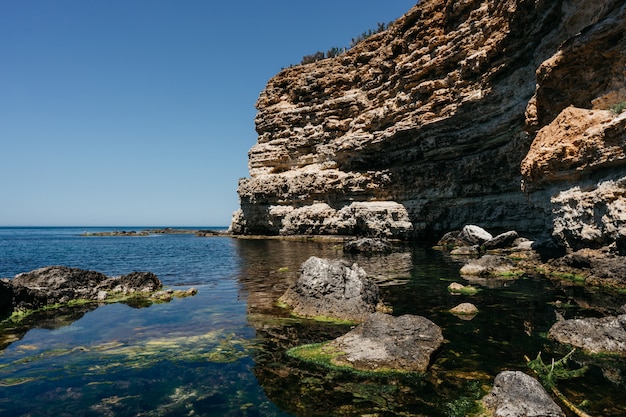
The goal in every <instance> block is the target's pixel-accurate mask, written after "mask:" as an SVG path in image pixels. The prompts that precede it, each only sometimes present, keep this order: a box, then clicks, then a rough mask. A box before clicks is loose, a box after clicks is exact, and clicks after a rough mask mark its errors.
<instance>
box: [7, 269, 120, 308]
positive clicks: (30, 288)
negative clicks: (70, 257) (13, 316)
mask: <svg viewBox="0 0 626 417" xmlns="http://www.w3.org/2000/svg"><path fill="white" fill-rule="evenodd" d="M108 279H109V278H108V277H107V276H106V275H104V274H101V273H100V272H96V271H88V270H84V269H78V268H68V267H65V266H48V267H44V268H39V269H36V270H34V271H31V272H25V273H22V274H18V275H16V276H15V278H13V280H12V285H13V291H14V294H15V297H14V300H13V302H14V307H15V308H19V309H27V310H34V309H39V308H42V307H44V306H46V305H50V304H57V303H67V302H68V301H70V300H74V299H87V300H90V299H93V300H95V299H97V295H98V286H99V285H101V284H102V283H104V282H105V281H107V280H108Z"/></svg>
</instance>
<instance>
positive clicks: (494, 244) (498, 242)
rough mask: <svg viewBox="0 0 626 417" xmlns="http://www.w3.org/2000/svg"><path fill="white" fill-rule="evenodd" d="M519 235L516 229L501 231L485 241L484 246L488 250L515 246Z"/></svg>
mask: <svg viewBox="0 0 626 417" xmlns="http://www.w3.org/2000/svg"><path fill="white" fill-rule="evenodd" d="M518 237H519V235H518V234H517V232H516V231H515V230H511V231H510V232H505V233H500V234H499V235H497V236H495V237H493V238H491V239H489V240H487V241H486V242H485V243H483V247H484V248H485V249H487V250H493V249H503V248H508V247H511V246H513V243H514V242H515V240H516V239H517V238H518Z"/></svg>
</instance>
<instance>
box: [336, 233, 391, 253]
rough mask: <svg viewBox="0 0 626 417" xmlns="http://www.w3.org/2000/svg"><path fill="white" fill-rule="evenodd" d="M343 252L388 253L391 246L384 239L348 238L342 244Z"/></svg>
mask: <svg viewBox="0 0 626 417" xmlns="http://www.w3.org/2000/svg"><path fill="white" fill-rule="evenodd" d="M343 250H344V252H351V253H374V252H375V253H389V252H391V251H392V247H391V245H390V244H389V242H387V241H386V240H384V239H373V238H368V237H365V238H361V239H354V240H348V241H346V242H345V243H344V244H343Z"/></svg>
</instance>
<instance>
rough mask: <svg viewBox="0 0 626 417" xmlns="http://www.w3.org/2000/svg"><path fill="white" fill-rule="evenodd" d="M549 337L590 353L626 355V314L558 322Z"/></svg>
mask: <svg viewBox="0 0 626 417" xmlns="http://www.w3.org/2000/svg"><path fill="white" fill-rule="evenodd" d="M548 337H549V338H551V339H554V340H556V341H558V342H559V343H563V344H567V345H572V346H575V347H578V348H580V349H583V350H585V351H587V352H589V353H611V354H617V355H626V314H623V315H620V316H617V317H615V316H609V317H603V318H595V317H590V318H585V319H572V320H560V321H557V322H556V323H555V324H554V325H553V326H552V327H551V328H550V331H549V332H548Z"/></svg>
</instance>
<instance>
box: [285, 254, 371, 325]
mask: <svg viewBox="0 0 626 417" xmlns="http://www.w3.org/2000/svg"><path fill="white" fill-rule="evenodd" d="M280 301H281V302H283V303H285V304H287V305H289V306H291V307H292V308H293V312H294V313H295V314H297V315H299V316H304V317H320V316H323V317H332V318H336V319H341V320H351V321H359V322H360V321H364V320H366V319H367V318H368V317H369V316H370V315H371V314H372V313H374V312H375V311H376V308H377V306H378V303H379V301H380V293H379V290H378V287H377V286H376V284H375V283H374V282H373V281H372V280H370V279H369V278H367V275H366V273H365V271H364V270H363V269H362V268H359V266H358V265H357V264H356V263H355V264H352V265H350V264H349V263H347V262H345V261H341V260H328V259H321V258H317V257H315V256H312V257H311V258H309V259H308V260H306V261H305V262H304V263H303V264H302V267H301V272H300V278H299V279H298V281H297V282H296V284H295V285H294V286H292V287H291V288H289V289H288V290H287V291H286V292H285V294H283V296H282V297H281V298H280Z"/></svg>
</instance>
